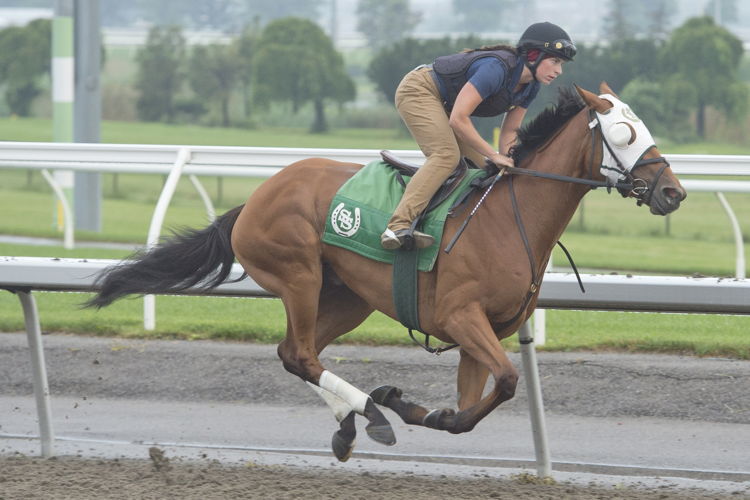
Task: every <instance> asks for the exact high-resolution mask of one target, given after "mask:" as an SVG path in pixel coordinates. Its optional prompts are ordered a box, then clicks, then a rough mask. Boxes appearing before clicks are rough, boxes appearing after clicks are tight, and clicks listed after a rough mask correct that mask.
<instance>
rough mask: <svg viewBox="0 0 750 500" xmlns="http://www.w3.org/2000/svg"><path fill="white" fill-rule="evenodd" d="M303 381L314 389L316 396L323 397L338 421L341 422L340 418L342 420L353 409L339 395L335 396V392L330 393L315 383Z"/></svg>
mask: <svg viewBox="0 0 750 500" xmlns="http://www.w3.org/2000/svg"><path fill="white" fill-rule="evenodd" d="M305 383H306V384H307V385H308V386H310V389H312V390H313V391H315V393H316V394H317V395H318V396H320V397H321V398H322V399H323V401H325V402H326V404H327V405H328V406H329V407H330V408H331V410H333V416H334V417H336V420H337V421H338V422H341V421H342V420H344V419H345V418H346V416H347V415H349V413H351V411H352V410H353V409H354V408H352V407H351V405H349V403H347V402H346V401H344V400H343V399H341V398H340V397H338V396H336V395H335V394H332V393H330V392H328V391H327V390H325V389H323V388H321V387H318V386H317V385H315V384H312V383H310V382H305Z"/></svg>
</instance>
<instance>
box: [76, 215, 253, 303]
mask: <svg viewBox="0 0 750 500" xmlns="http://www.w3.org/2000/svg"><path fill="white" fill-rule="evenodd" d="M243 206H244V205H240V206H239V207H236V208H233V209H232V210H230V211H229V212H227V213H225V214H224V215H222V216H220V217H218V218H217V219H216V220H215V221H214V222H213V223H212V224H211V225H210V226H208V227H206V228H204V229H201V230H197V229H187V230H184V231H181V232H179V233H175V234H174V235H173V236H172V237H171V238H169V239H167V240H165V241H164V242H162V243H160V244H159V245H157V246H155V247H154V248H152V249H150V250H148V251H139V252H136V253H135V254H133V255H132V256H130V257H129V258H127V259H126V260H124V261H123V262H121V263H120V264H117V265H114V266H112V267H109V268H107V269H105V270H104V271H102V274H101V275H99V277H97V279H96V283H95V285H94V286H95V287H96V288H97V289H98V290H99V293H98V294H97V295H95V296H94V297H93V298H91V299H90V300H88V301H87V302H85V303H84V304H83V306H84V307H96V308H100V307H104V306H108V305H109V304H111V303H112V302H114V301H115V300H117V299H119V298H122V297H124V296H125V295H130V294H140V295H146V294H152V293H153V294H158V293H175V292H180V291H182V290H185V289H187V288H190V287H192V286H195V285H197V284H198V283H200V284H201V285H200V287H201V288H204V289H210V288H214V287H217V286H219V285H220V284H221V283H222V282H223V281H224V280H225V279H226V278H227V276H229V272H230V271H231V270H232V264H233V263H234V252H233V251H232V244H231V235H232V227H233V226H234V223H235V222H236V221H237V217H238V216H239V215H240V211H241V210H242V207H243Z"/></svg>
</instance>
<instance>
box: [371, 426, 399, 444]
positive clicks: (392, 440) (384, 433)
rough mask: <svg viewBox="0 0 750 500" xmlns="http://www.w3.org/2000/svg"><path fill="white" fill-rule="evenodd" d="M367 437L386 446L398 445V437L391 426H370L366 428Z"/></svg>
mask: <svg viewBox="0 0 750 500" xmlns="http://www.w3.org/2000/svg"><path fill="white" fill-rule="evenodd" d="M365 430H366V431H367V435H368V436H370V439H372V440H373V441H377V442H378V443H380V444H384V445H386V446H393V445H394V444H396V435H395V434H394V433H393V429H392V428H391V426H390V424H380V425H378V424H370V425H368V426H367V427H365Z"/></svg>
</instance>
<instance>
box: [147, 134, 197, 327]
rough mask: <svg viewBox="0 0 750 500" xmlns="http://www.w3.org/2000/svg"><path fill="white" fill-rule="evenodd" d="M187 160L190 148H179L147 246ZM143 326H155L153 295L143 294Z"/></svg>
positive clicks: (151, 243)
mask: <svg viewBox="0 0 750 500" xmlns="http://www.w3.org/2000/svg"><path fill="white" fill-rule="evenodd" d="M189 161H190V149H188V148H180V150H179V151H178V152H177V159H176V160H175V162H174V165H173V166H172V170H171V171H170V172H169V176H168V177H167V182H165V183H164V188H163V189H162V191H161V195H159V201H157V202H156V208H155V209H154V215H153V217H151V226H150V227H149V229H148V239H147V240H146V246H147V247H148V248H153V247H154V246H156V245H157V244H158V243H159V235H160V234H161V227H162V225H163V224H164V216H165V215H166V213H167V208H168V207H169V202H170V201H171V200H172V196H173V195H174V192H175V189H177V182H178V181H179V180H180V176H181V175H182V168H183V167H184V166H185V164H186V163H187V162H189ZM143 328H144V329H145V330H153V329H154V328H156V298H155V297H154V296H153V295H144V296H143Z"/></svg>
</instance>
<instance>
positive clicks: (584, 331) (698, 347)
mask: <svg viewBox="0 0 750 500" xmlns="http://www.w3.org/2000/svg"><path fill="white" fill-rule="evenodd" d="M88 296H89V294H80V293H52V292H39V293H36V294H35V297H36V301H37V305H38V308H39V311H40V315H41V324H42V330H43V331H45V332H48V331H54V332H69V333H85V334H90V335H98V336H120V337H130V338H161V339H184V340H198V339H221V340H236V341H244V342H260V343H277V342H279V341H280V340H281V339H282V338H283V337H284V333H285V328H286V321H285V320H284V308H283V306H282V304H281V301H279V300H277V299H239V298H223V297H174V296H160V297H157V299H156V304H157V309H156V325H157V328H156V330H155V331H153V332H150V331H145V330H144V329H143V325H142V317H143V301H142V300H140V299H137V298H134V299H126V300H122V301H120V302H117V303H115V304H113V305H112V306H109V307H107V308H104V309H102V310H100V311H95V310H90V309H80V308H79V305H80V304H81V303H82V302H83V301H84V300H85V299H86V298H87V297H88ZM22 329H23V316H22V314H21V310H20V305H19V303H18V300H17V299H16V298H15V297H14V296H13V295H11V294H7V293H5V294H0V331H11V332H12V331H20V330H22ZM749 329H750V317H746V316H717V315H685V314H658V313H618V312H581V311H553V310H550V311H547V343H546V345H544V346H542V347H540V349H543V350H549V351H574V350H617V351H629V352H635V351H640V352H665V353H666V352H669V353H680V354H691V355H698V356H724V357H732V358H738V359H750V336H748V335H747V331H748V330H749ZM340 341H345V342H350V343H360V344H372V345H412V340H411V339H410V338H409V337H408V335H407V332H406V329H405V328H404V327H402V326H401V325H400V324H399V323H397V322H396V321H393V320H391V319H390V318H388V317H386V316H384V315H382V314H380V313H375V314H373V315H372V316H370V318H368V319H367V320H366V321H365V322H364V323H363V324H362V325H360V326H359V327H358V328H357V329H355V330H354V331H353V332H351V333H349V334H347V335H346V336H344V337H342V338H341V339H340ZM503 344H504V346H505V347H506V348H507V349H508V350H510V351H516V350H517V348H518V345H517V338H516V336H513V337H510V338H509V339H506V340H505V341H503Z"/></svg>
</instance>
